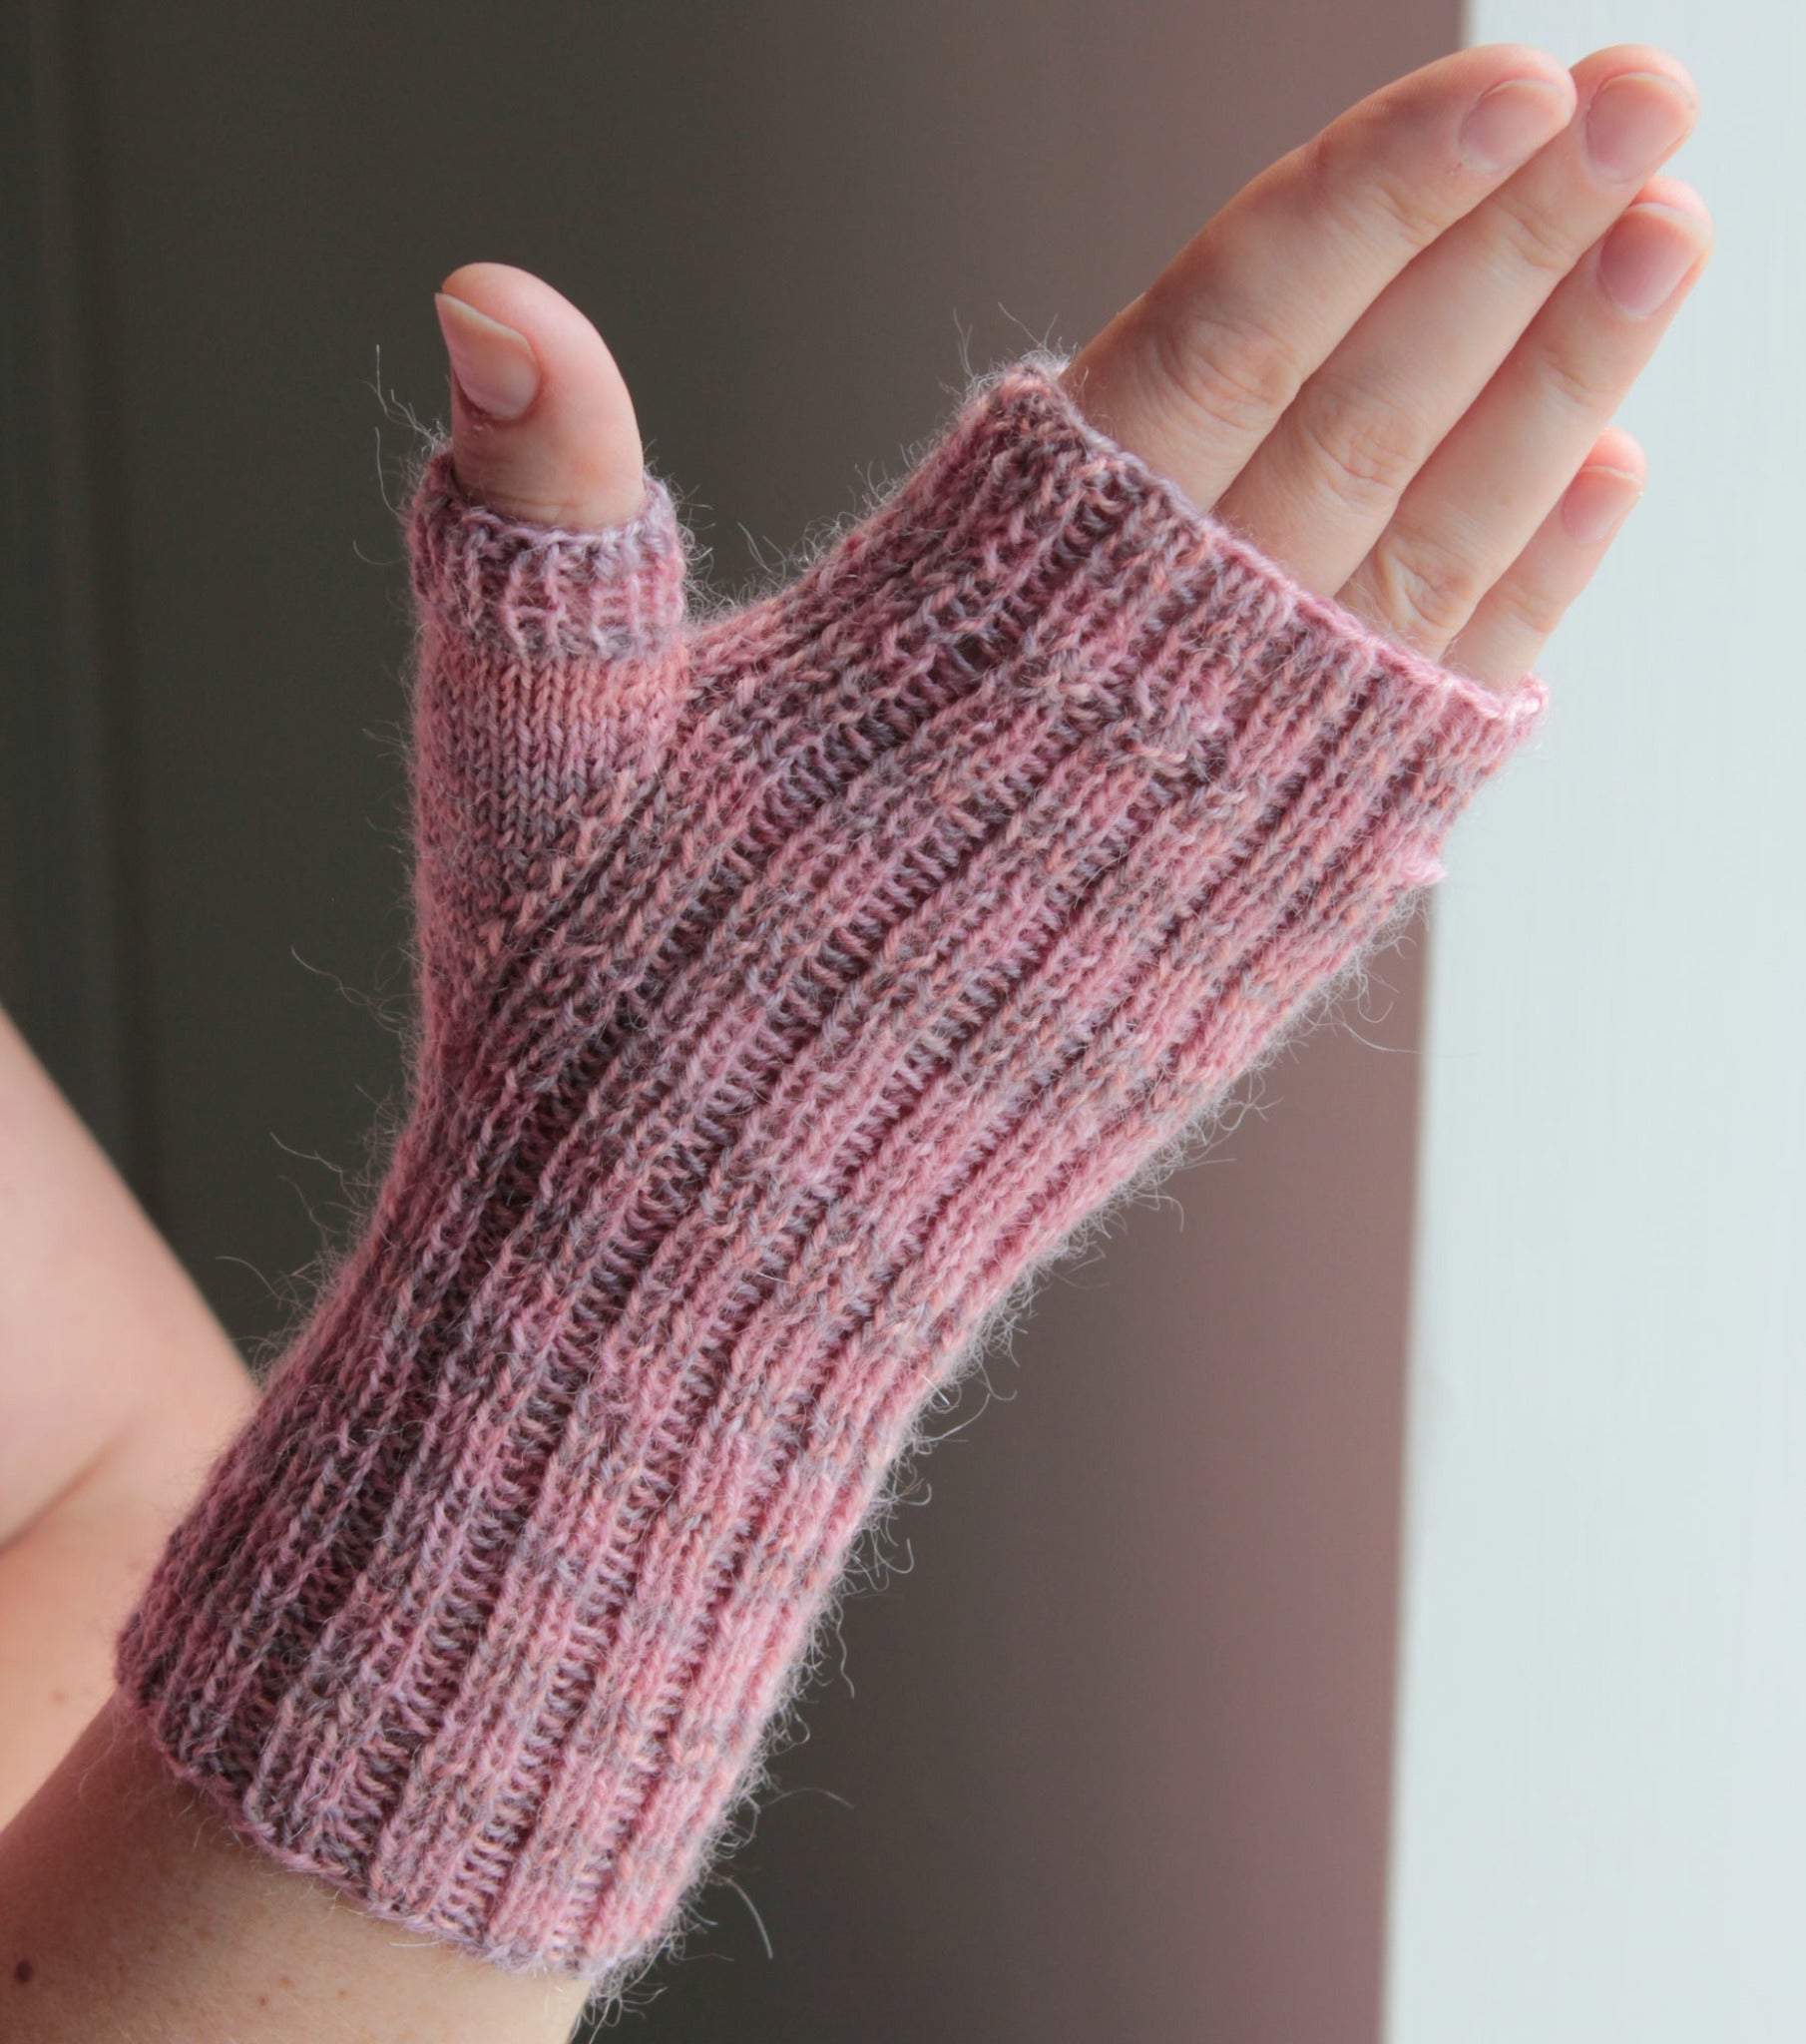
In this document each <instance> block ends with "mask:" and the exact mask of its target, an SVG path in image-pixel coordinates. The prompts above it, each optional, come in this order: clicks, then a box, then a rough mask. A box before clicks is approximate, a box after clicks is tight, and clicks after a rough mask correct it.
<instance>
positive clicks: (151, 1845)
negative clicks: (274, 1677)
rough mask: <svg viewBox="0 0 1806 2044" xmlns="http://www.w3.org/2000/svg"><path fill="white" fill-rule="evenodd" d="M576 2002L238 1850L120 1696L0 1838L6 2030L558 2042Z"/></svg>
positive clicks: (17, 2043) (172, 2043)
mask: <svg viewBox="0 0 1806 2044" xmlns="http://www.w3.org/2000/svg"><path fill="white" fill-rule="evenodd" d="M583 2001H584V1989H583V1986H582V1984H581V1983H580V1982H576V1981H573V1980H571V1979H569V1978H567V1977H565V1976H562V1975H546V1976H542V1977H538V1978H535V1977H531V1976H527V1975H522V1974H516V1973H504V1972H500V1971H498V1970H496V1969H495V1968H494V1967H491V1966H486V1965H483V1964H481V1963H480V1962H479V1961H477V1960H475V1959H471V1958H468V1957H466V1956H465V1955H464V1954H463V1953H462V1952H459V1951H457V1950H455V1949H453V1948H452V1947H451V1946H449V1945H443V1944H438V1943H435V1942H432V1941H431V1940H428V1939H425V1938H420V1937H410V1936H408V1935H407V1934H406V1933H405V1932H401V1931H397V1930H396V1929H394V1928H393V1927H392V1926H390V1925H387V1924H383V1923H379V1922H377V1921H376V1920H375V1919H374V1918H373V1917H370V1916H367V1915H365V1914H364V1913H363V1912H362V1911H361V1910H358V1909H354V1908H351V1907H349V1906H348V1905H347V1904H345V1903H344V1902H342V1901H340V1900H339V1899H338V1898H337V1897H336V1896H334V1895H333V1894H332V1893H331V1891H330V1890H329V1889H327V1888H325V1887H323V1886H322V1885H320V1884H319V1883H318V1882H316V1881H311V1880H307V1879H303V1878H301V1877H299V1876H297V1875H295V1874H293V1873H290V1872H288V1871H287V1870H286V1869H284V1868H283V1867H281V1866H280V1865H278V1864H276V1863H275V1862H274V1861H273V1860H271V1859H269V1858H267V1857H265V1856H264V1855H263V1854H262V1853H259V1852H255V1851H253V1850H251V1849H250V1848H249V1847H248V1846H246V1845H243V1844H241V1843H240V1842H239V1841H238V1840H237V1839H235V1838H234V1837H232V1836H231V1835H230V1833H229V1832H227V1831H226V1828H225V1826H224V1825H223V1824H221V1823H220V1822H219V1821H218V1819H217V1818H215V1817H214V1816H213V1815H212V1814H211V1813H210V1812H209V1811H208V1810H207V1809H206V1808H205V1807H204V1806H203V1805H202V1803H201V1801H200V1799H199V1798H198V1797H197V1796H195V1795H194V1794H193V1793H192V1792H191V1791H190V1790H188V1789H184V1788H183V1787H182V1786H181V1785H180V1784H179V1783H177V1782H176V1781H175V1780H174V1778H173V1777H172V1776H171V1775H170V1774H169V1773H168V1771H167V1770H166V1769H165V1768H164V1766H163V1764H162V1762H161V1761H160V1760H159V1759H158V1757H157V1755H156V1754H155V1753H154V1752H153V1751H152V1750H151V1748H150V1746H149V1745H148V1744H147V1743H146V1742H145V1741H144V1740H143V1738H142V1737H141V1735H140V1734H139V1732H138V1729H137V1727H136V1726H135V1724H134V1723H133V1721H132V1720H131V1719H130V1718H129V1717H128V1716H127V1715H126V1714H125V1713H124V1712H123V1711H121V1710H120V1709H119V1708H118V1707H117V1706H112V1705H110V1706H109V1707H108V1708H107V1709H105V1710H103V1712H102V1713H101V1715H100V1716H99V1717H98V1718H97V1719H96V1720H95V1722H94V1723H93V1724H92V1725H91V1726H90V1727H89V1729H88V1731H87V1732H86V1733H85V1734H84V1735H83V1736H82V1738H81V1740H80V1742H79V1743H78V1744H77V1746H76V1748H75V1749H74V1751H73V1752H72V1753H70V1755H69V1756H68V1757H67V1758H66V1759H65V1761H64V1762H63V1764H62V1766H61V1767H60V1768H58V1770H57V1771H56V1773H55V1774H54V1775H53V1776H52V1777H51V1779H50V1781H49V1782H48V1783H47V1784H46V1785H45V1786H44V1788H43V1789H42V1790H41V1791H40V1792H39V1793H38V1794H37V1796H35V1797H34V1798H33V1800H32V1801H31V1803H30V1804H29V1805H28V1806H27V1807H26V1808H25V1810H23V1811H22V1812H21V1814H20V1815H19V1817H18V1818H17V1819H16V1821H15V1822H14V1823H13V1824H12V1825H11V1826H10V1828H9V1829H8V1830H7V1831H6V1832H5V1833H4V1834H3V1835H0V2011H4V2013H3V2014H0V2034H3V2035H4V2036H5V2037H6V2038H7V2039H8V2040H9V2044H116V2040H120V2044H124V2040H126V2039H130V2040H131V2044H196V2040H198V2039H216V2038H225V2037H230V2038H232V2039H233V2040H234V2044H559V2040H561V2039H563V2038H565V2037H567V2036H568V2035H569V2034H570V2032H571V2029H572V2027H573V2025H574V2024H575V2022H576V2020H577V2017H578V2015H579V2013H580V2012H581V2010H582V2007H583Z"/></svg>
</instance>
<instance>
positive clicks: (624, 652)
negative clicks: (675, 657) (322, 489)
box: [407, 447, 690, 664]
mask: <svg viewBox="0 0 1806 2044" xmlns="http://www.w3.org/2000/svg"><path fill="white" fill-rule="evenodd" d="M643 480H644V483H645V488H646V502H645V504H644V506H643V507H642V509H641V510H640V512H639V513H638V514H637V515H636V516H635V517H633V518H631V519H630V520H628V522H627V523H626V524H625V525H612V526H605V527H600V528H598V529H596V530H594V531H588V532H584V531H575V530H570V529H567V528H565V527H562V526H553V525H535V524H532V523H531V522H529V521H527V520H525V519H519V518H510V517H507V516H505V515H504V514H503V513H501V512H499V511H495V510H492V509H490V507H489V506H488V505H485V504H479V503H477V502H476V501H475V500H474V499H473V498H471V497H469V496H468V495H466V493H465V491H464V489H463V486H462V485H461V484H460V483H459V481H458V477H457V472H456V470H455V469H454V468H453V466H452V458H451V450H450V448H449V447H441V448H440V449H439V450H438V451H437V452H436V453H435V454H433V455H432V457H431V458H430V459H429V460H428V461H427V463H426V465H425V467H424V468H423V469H422V471H421V474H420V481H419V484H418V486H417V488H416V490H415V492H414V497H413V507H412V511H411V513H410V516H409V520H408V533H407V538H408V548H409V554H410V558H411V562H412V571H413V586H414V594H415V597H416V599H417V600H418V601H419V603H420V605H421V607H422V609H423V610H425V611H428V612H436V613H437V614H438V615H440V616H442V617H443V618H445V619H446V621H447V622H448V623H449V624H451V625H452V627H453V628H454V629H455V630H457V631H459V632H462V633H465V634H467V635H469V636H470V637H472V638H474V639H477V640H479V641H485V642H488V643H492V644H495V645H498V646H500V647H501V648H503V649H504V650H505V651H507V652H508V653H510V654H512V655H513V657H514V658H516V659H517V660H520V661H522V662H526V663H530V664H531V663H539V662H544V661H548V660H555V659H562V660H572V659H577V660H583V659H590V660H604V661H609V660H624V659H635V658H640V657H644V656H645V655H647V654H649V653H652V652H655V651H656V650H657V649H658V648H659V647H660V646H661V645H662V644H664V643H665V641H667V640H668V639H669V638H670V637H671V636H672V634H673V633H675V632H676V631H677V628H678V627H679V625H680V624H681V623H682V620H683V610H684V594H685V587H686V583H687V579H688V573H689V553H690V540H689V535H688V534H687V532H686V531H685V530H684V527H683V524H682V521H681V520H680V519H679V517H678V515H677V506H676V504H675V503H674V502H673V499H672V493H671V490H670V488H669V487H668V486H667V485H666V483H665V482H664V481H663V480H662V479H661V478H660V477H658V476H656V475H654V474H653V473H652V472H651V471H650V470H648V471H646V473H645V475H644V478H643Z"/></svg>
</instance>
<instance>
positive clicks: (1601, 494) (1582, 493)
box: [1562, 463, 1643, 547]
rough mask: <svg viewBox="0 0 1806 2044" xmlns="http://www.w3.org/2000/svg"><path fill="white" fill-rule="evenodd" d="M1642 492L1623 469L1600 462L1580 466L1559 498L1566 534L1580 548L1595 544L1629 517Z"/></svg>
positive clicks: (1640, 485) (1640, 486)
mask: <svg viewBox="0 0 1806 2044" xmlns="http://www.w3.org/2000/svg"><path fill="white" fill-rule="evenodd" d="M1642 493H1643V486H1642V483H1641V482H1640V481H1639V480H1638V479H1637V477H1635V476H1633V475H1631V474H1630V473H1629V472H1628V471H1627V470H1625V469H1621V468H1607V467H1605V466H1604V464H1603V463H1600V464H1599V465H1598V466H1597V467H1594V468H1583V469H1581V471H1580V474H1579V475H1578V476H1576V477H1575V479H1574V481H1573V482H1571V483H1570V484H1569V485H1568V493H1567V495H1566V496H1564V497H1563V499H1562V523H1563V525H1564V526H1566V527H1567V529H1568V536H1569V537H1570V538H1571V539H1574V540H1578V541H1579V542H1580V545H1581V546H1583V547H1596V546H1597V545H1599V544H1600V542H1601V541H1603V540H1608V539H1609V538H1610V537H1611V535H1612V534H1613V533H1614V532H1616V530H1617V529H1618V527H1619V526H1620V525H1622V524H1623V522H1624V520H1625V519H1626V518H1628V517H1629V515H1630V512H1631V510H1632V508H1633V507H1634V505H1635V503H1636V500H1637V499H1638V498H1639V497H1640V496H1641V495H1642Z"/></svg>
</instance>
